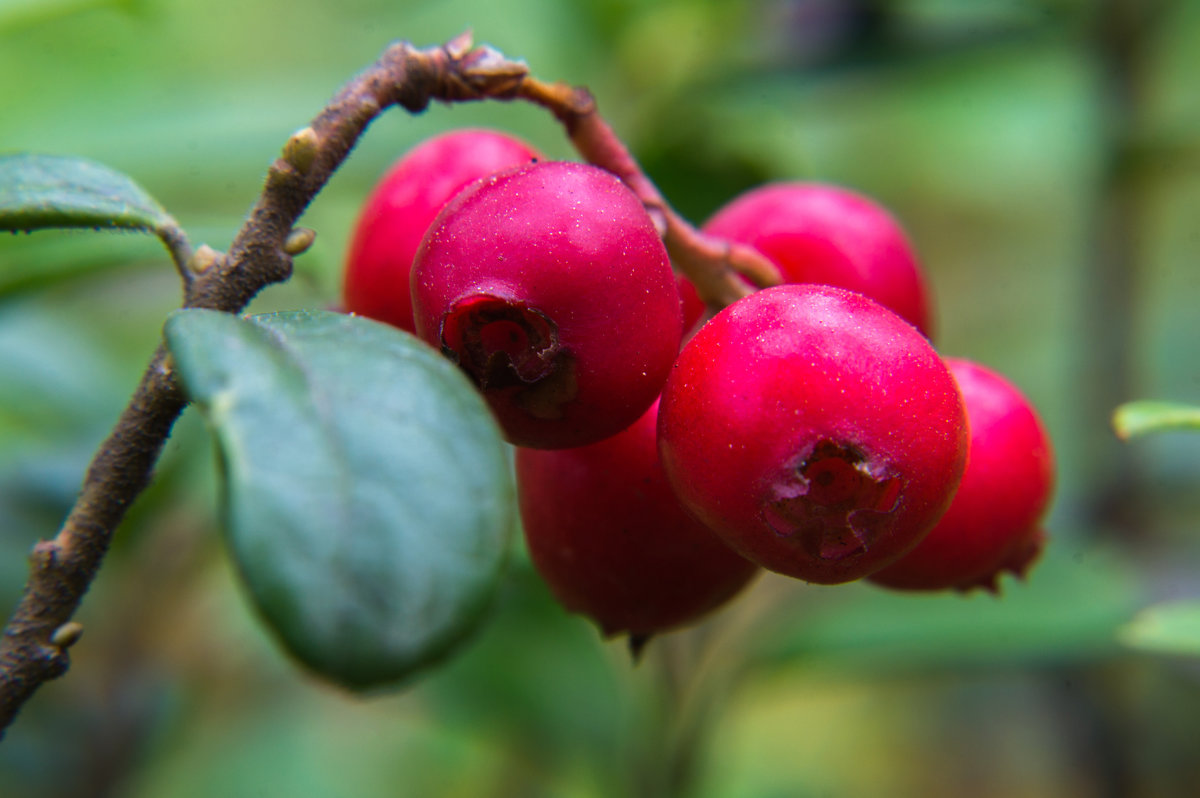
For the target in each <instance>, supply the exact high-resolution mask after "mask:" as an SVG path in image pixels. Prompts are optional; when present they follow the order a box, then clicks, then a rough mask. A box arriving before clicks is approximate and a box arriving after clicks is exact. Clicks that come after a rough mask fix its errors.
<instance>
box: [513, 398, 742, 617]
mask: <svg viewBox="0 0 1200 798" xmlns="http://www.w3.org/2000/svg"><path fill="white" fill-rule="evenodd" d="M657 417H658V403H657V402H655V403H654V404H653V405H652V406H651V407H650V409H649V410H647V411H646V413H645V414H643V415H642V417H641V418H640V419H638V420H637V421H636V422H634V423H633V424H632V425H631V426H630V427H628V428H627V429H625V430H623V431H621V432H619V433H617V434H616V435H614V436H613V437H611V438H607V439H605V440H603V441H600V442H599V443H594V444H591V445H590V446H584V447H580V448H576V449H559V450H556V451H545V450H536V449H517V455H516V470H517V490H518V496H519V499H520V506H521V519H522V521H523V523H524V528H525V540H526V542H527V544H528V546H529V554H530V556H531V557H532V559H533V562H534V565H535V566H537V569H538V572H539V573H540V574H541V575H542V578H543V579H545V581H546V583H547V584H548V585H549V586H550V589H551V591H552V592H553V593H554V595H555V596H556V597H557V598H558V600H559V601H560V602H562V604H563V606H565V607H566V608H567V609H568V610H571V611H572V612H577V613H580V614H583V615H587V616H588V617H590V618H592V619H593V620H594V621H595V622H596V623H597V624H598V625H599V626H600V628H601V630H602V631H603V633H604V634H605V635H606V636H607V635H615V634H621V633H628V634H630V635H631V636H632V637H634V638H645V637H648V636H650V635H653V634H656V633H658V632H662V631H666V630H668V629H672V628H675V627H678V626H681V625H684V624H688V623H691V622H693V621H695V620H697V619H699V618H700V617H702V616H704V615H706V614H708V613H709V612H712V611H713V610H714V609H716V608H717V607H719V606H721V605H722V604H724V603H725V602H726V601H728V600H729V599H730V598H732V597H733V596H734V595H735V594H736V593H737V592H738V591H739V590H741V589H742V587H744V586H745V585H746V583H747V582H749V581H750V579H751V578H753V576H754V575H755V574H756V573H757V572H758V568H757V567H756V566H755V565H753V564H752V563H750V562H749V561H747V560H745V559H743V558H742V557H739V556H738V555H737V554H735V553H734V552H733V550H732V549H730V548H729V547H728V546H727V545H725V543H723V542H722V541H721V540H720V539H719V538H718V537H717V536H716V535H715V534H713V533H712V532H711V531H710V530H709V529H708V528H706V527H705V526H704V525H703V524H701V523H700V522H699V521H697V520H696V519H694V518H692V517H691V516H690V515H688V513H687V512H686V511H685V510H684V509H683V507H682V506H680V504H679V500H678V499H676V498H675V495H674V494H673V493H672V492H671V488H670V487H669V486H668V485H667V479H666V476H665V475H664V474H663V471H662V466H661V465H660V464H659V460H658V448H657V443H656V435H655V429H656V422H657Z"/></svg>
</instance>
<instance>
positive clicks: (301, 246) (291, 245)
mask: <svg viewBox="0 0 1200 798" xmlns="http://www.w3.org/2000/svg"><path fill="white" fill-rule="evenodd" d="M316 239H317V231H316V230H312V229H310V228H308V227H297V228H295V229H294V230H292V232H290V233H288V237H287V240H286V241H284V242H283V251H284V252H286V253H287V254H289V255H291V256H293V257H295V256H296V255H302V254H304V253H305V252H307V251H308V248H309V247H311V246H312V245H313V241H316Z"/></svg>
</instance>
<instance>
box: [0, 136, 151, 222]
mask: <svg viewBox="0 0 1200 798" xmlns="http://www.w3.org/2000/svg"><path fill="white" fill-rule="evenodd" d="M174 224H175V222H174V220H173V219H172V218H171V216H170V215H169V214H168V213H167V212H166V211H165V210H163V208H162V206H161V205H159V204H158V202H156V201H155V200H154V198H153V197H151V196H150V195H149V194H147V193H146V192H145V191H144V190H143V189H142V187H141V186H139V185H138V184H137V183H135V182H133V180H132V179H130V178H129V177H127V176H126V175H123V174H121V173H120V172H116V171H114V170H112V169H109V168H108V167H107V166H104V165H103V164H99V163H96V162H95V161H89V160H87V159H85V158H74V157H67V156H59V155H32V154H20V155H4V156H0V230H10V231H13V232H18V231H31V230H41V229H45V228H50V227H91V228H96V229H119V230H145V231H149V232H153V233H161V232H162V231H163V230H166V229H168V228H172V227H174Z"/></svg>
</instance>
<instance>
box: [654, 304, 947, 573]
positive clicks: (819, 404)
mask: <svg viewBox="0 0 1200 798" xmlns="http://www.w3.org/2000/svg"><path fill="white" fill-rule="evenodd" d="M659 446H660V451H661V454H662V459H663V467H664V468H665V470H666V473H667V478H668V479H669V480H670V482H671V486H672V487H673V488H674V489H675V492H676V494H677V495H678V496H679V497H680V499H681V501H682V502H683V504H684V506H685V507H687V508H688V509H689V510H691V511H692V512H693V513H694V514H695V515H696V516H697V517H698V518H699V519H700V520H701V521H703V522H704V523H705V524H707V525H708V526H709V527H710V528H711V529H713V530H714V531H716V532H717V533H718V534H719V535H720V536H721V537H722V538H724V539H725V541H726V542H727V543H729V544H730V545H731V546H733V548H735V549H736V550H737V551H739V552H741V553H742V554H743V555H744V556H746V557H747V558H748V559H750V560H753V561H754V562H757V563H758V564H760V565H762V566H763V567H764V568H768V569H770V570H772V571H778V572H779V573H782V574H787V575H789V576H794V577H797V578H799V579H804V580H807V581H809V582H818V583H823V584H836V583H839V582H849V581H851V580H854V579H858V578H860V577H862V576H865V575H867V574H869V573H871V572H873V571H876V570H879V569H880V568H882V567H883V566H885V565H887V564H888V563H890V562H892V561H894V560H896V559H897V558H899V557H900V556H901V555H903V554H904V553H905V552H907V551H908V550H909V549H911V548H912V547H913V546H915V545H916V544H917V542H918V541H919V540H920V539H921V538H922V537H923V536H924V535H925V534H926V533H928V531H929V530H930V529H931V528H932V527H933V524H934V523H935V522H936V521H937V519H938V518H939V517H940V516H941V514H942V513H943V512H944V511H945V509H946V507H947V506H948V505H949V503H950V498H951V496H952V495H953V493H954V489H955V487H956V486H957V485H958V481H959V479H960V478H961V476H962V471H963V465H964V462H965V459H966V451H967V430H966V418H965V414H964V411H963V405H962V399H961V397H960V396H959V392H958V388H957V386H956V385H955V383H954V379H953V377H951V376H950V372H949V371H948V370H947V369H946V366H945V365H944V364H943V363H942V360H941V358H939V357H938V355H937V353H936V352H934V350H933V348H932V347H931V346H930V345H929V342H928V341H927V340H926V339H925V337H924V336H922V335H921V334H920V333H919V332H917V330H916V328H914V327H913V326H912V325H910V324H908V323H907V322H905V321H904V320H903V319H901V318H900V317H899V316H897V315H896V314H894V313H892V312H891V311H889V310H887V309H886V308H884V307H883V306H882V305H879V304H878V303H876V302H873V301H871V300H870V299H867V298H866V297H864V296H862V295H861V294H855V293H852V292H850V291H846V290H843V289H840V288H833V287H829V286H818V285H783V286H777V287H775V288H768V289H765V290H762V291H759V292H757V293H755V294H752V295H750V296H748V297H745V298H744V299H741V300H739V301H737V302H735V303H734V304H732V305H730V306H729V307H727V308H725V310H723V311H721V312H720V313H718V314H717V315H716V316H715V317H714V318H713V319H712V320H711V321H709V322H708V323H707V324H706V325H704V326H703V327H701V328H700V330H699V332H697V333H696V335H695V337H693V338H692V340H691V341H690V342H688V344H687V345H686V346H685V347H684V348H683V351H682V352H681V353H680V355H679V359H678V361H676V364H675V369H674V370H673V371H672V373H671V376H670V378H669V379H668V380H667V385H666V387H665V389H664V390H663V396H662V408H661V411H660V415H659Z"/></svg>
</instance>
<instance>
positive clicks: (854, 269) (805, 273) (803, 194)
mask: <svg viewBox="0 0 1200 798" xmlns="http://www.w3.org/2000/svg"><path fill="white" fill-rule="evenodd" d="M704 232H706V233H708V234H710V235H714V236H717V237H720V238H727V239H730V240H732V241H738V242H741V243H743V244H749V245H750V246H752V247H754V248H756V249H757V250H758V251H759V252H761V253H762V254H763V255H766V256H767V258H769V259H770V260H771V261H772V262H774V263H775V265H776V267H778V269H779V270H780V272H781V273H782V277H783V281H784V282H785V283H819V284H822V285H833V286H838V287H839V288H847V289H849V290H851V291H857V292H858V293H860V294H865V295H866V296H869V297H870V298H871V299H874V300H875V301H876V302H878V303H879V304H881V305H883V306H884V307H886V308H888V309H889V310H891V311H892V312H894V313H897V314H899V315H900V316H901V317H903V318H904V319H905V320H906V321H908V322H909V323H910V324H912V325H914V326H915V327H916V328H917V329H919V330H920V331H921V332H923V333H925V335H926V337H929V335H930V332H931V323H930V314H929V298H928V293H929V292H928V289H927V288H926V285H925V278H924V276H923V274H922V273H921V268H920V265H919V264H918V262H917V257H916V255H915V254H914V252H913V248H912V245H911V244H910V243H909V241H908V238H907V237H906V236H905V234H904V230H903V229H901V227H900V225H899V223H897V222H896V220H895V219H894V218H893V217H892V215H891V214H890V213H888V212H887V211H886V210H885V209H884V208H882V207H881V206H880V205H878V204H876V203H875V202H874V201H872V200H870V199H867V198H866V197H864V196H862V195H860V194H856V193H854V192H852V191H849V190H847V189H844V188H840V187H838V186H832V185H826V184H822V183H772V184H768V185H765V186H761V187H759V188H757V189H754V190H752V191H749V192H747V193H745V194H742V195H741V196H739V197H737V198H736V199H734V200H733V201H732V202H730V203H729V204H728V205H726V206H725V207H724V208H721V209H720V210H718V211H717V213H716V214H715V215H714V216H713V217H712V218H711V219H709V220H708V222H707V223H706V224H705V225H704Z"/></svg>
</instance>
